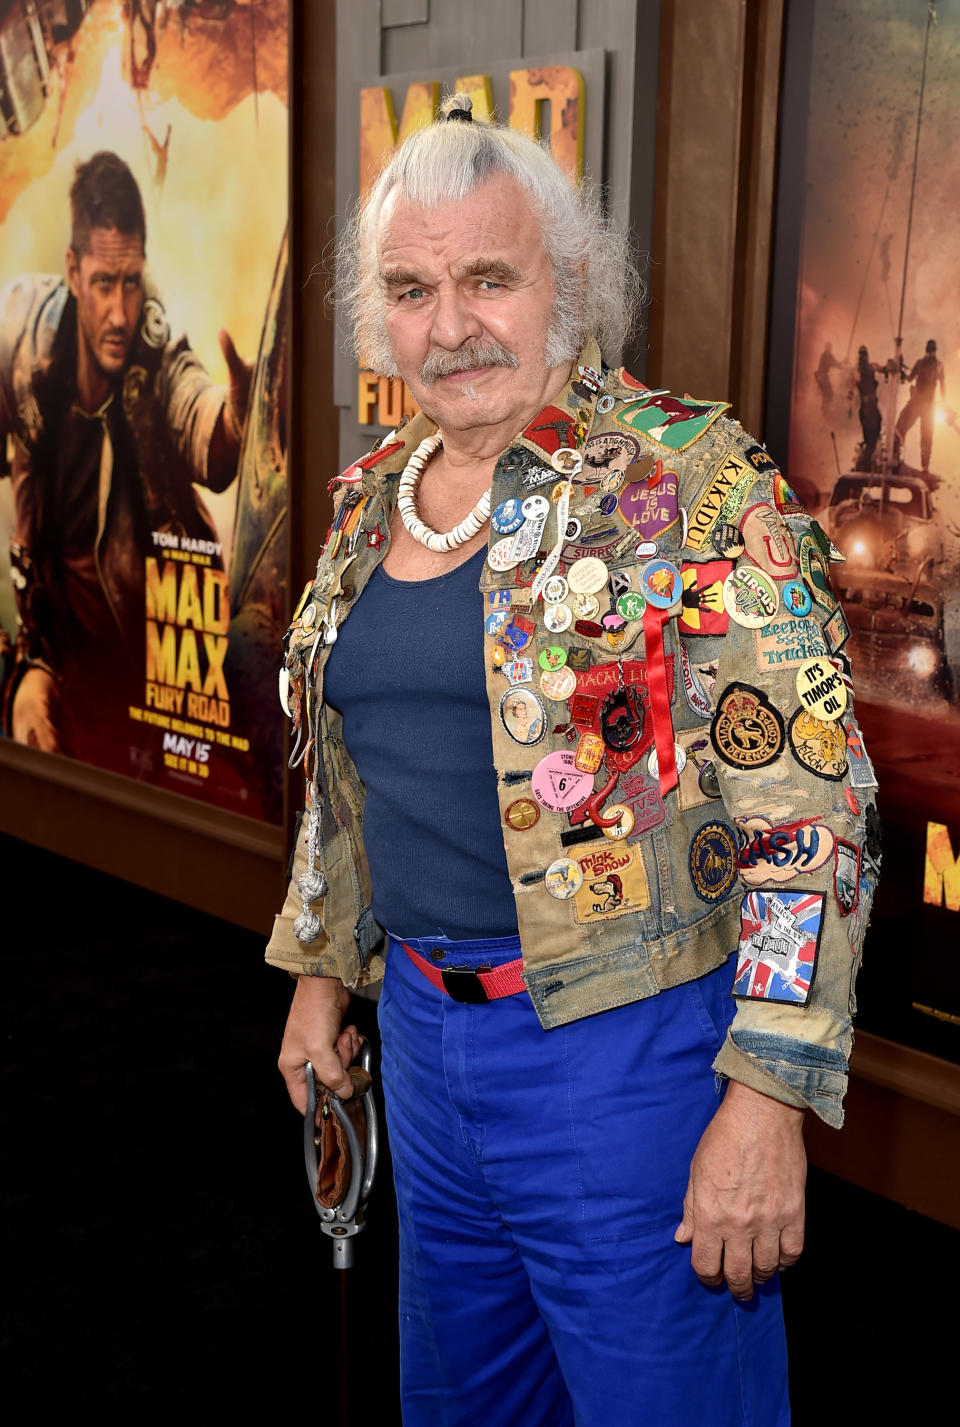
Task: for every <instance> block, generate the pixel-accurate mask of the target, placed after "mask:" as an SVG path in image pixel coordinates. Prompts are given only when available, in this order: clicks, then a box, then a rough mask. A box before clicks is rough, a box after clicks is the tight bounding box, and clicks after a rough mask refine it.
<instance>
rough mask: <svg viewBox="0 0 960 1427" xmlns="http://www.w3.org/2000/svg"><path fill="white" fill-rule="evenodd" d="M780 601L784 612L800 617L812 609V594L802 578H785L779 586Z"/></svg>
mask: <svg viewBox="0 0 960 1427" xmlns="http://www.w3.org/2000/svg"><path fill="white" fill-rule="evenodd" d="M780 603H781V604H782V605H783V608H784V612H785V613H786V614H793V615H796V616H797V618H798V619H802V618H803V616H804V615H805V614H809V613H810V611H811V610H812V609H813V596H812V595H811V593H810V591H809V590H808V589H807V587H806V585H805V584H804V583H803V581H802V580H787V581H786V582H785V583H784V584H783V585H782V586H781V588H780Z"/></svg>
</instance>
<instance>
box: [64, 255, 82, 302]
mask: <svg viewBox="0 0 960 1427" xmlns="http://www.w3.org/2000/svg"><path fill="white" fill-rule="evenodd" d="M67 286H68V287H69V289H70V292H71V294H72V296H74V297H79V296H80V259H79V258H78V257H77V255H76V253H75V252H74V251H73V249H72V248H68V249H67Z"/></svg>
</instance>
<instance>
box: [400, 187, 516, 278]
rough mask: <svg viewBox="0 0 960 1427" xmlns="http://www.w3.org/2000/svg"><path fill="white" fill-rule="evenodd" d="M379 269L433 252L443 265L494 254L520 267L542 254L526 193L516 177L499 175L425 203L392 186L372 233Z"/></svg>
mask: <svg viewBox="0 0 960 1427" xmlns="http://www.w3.org/2000/svg"><path fill="white" fill-rule="evenodd" d="M376 245H377V261H378V265H379V267H380V268H381V269H382V268H383V267H385V266H390V265H392V264H393V263H394V262H396V261H397V260H398V259H401V258H402V257H403V256H404V254H410V253H414V252H420V253H421V254H428V253H429V254H432V255H434V256H436V257H438V258H440V259H443V260H446V261H453V260H458V261H460V262H463V261H470V260H471V259H473V258H475V257H478V256H485V257H486V256H497V257H501V258H503V259H504V260H506V261H510V260H511V259H513V260H514V263H515V265H516V266H520V264H519V263H516V261H515V260H516V258H517V257H518V256H520V255H523V257H524V263H523V266H527V265H528V264H529V263H530V262H531V260H535V259H536V257H537V256H538V255H540V254H542V253H543V251H544V250H543V240H542V236H541V223H540V218H539V215H538V214H537V212H536V210H535V208H534V206H533V203H532V201H531V199H530V197H529V195H528V194H527V193H526V192H525V190H524V189H523V188H522V187H521V186H520V184H519V183H517V181H516V179H514V178H511V177H509V176H508V175H505V174H501V175H498V176H497V177H496V178H493V179H490V180H488V181H487V182H486V183H483V184H480V185H479V186H478V187H477V188H475V189H474V190H473V191H472V192H471V193H468V194H465V195H464V196H463V197H462V198H447V199H441V200H440V201H439V202H437V203H430V204H427V203H424V202H422V201H421V200H419V199H418V198H416V197H412V196H409V195H408V194H406V193H405V192H403V191H402V190H401V189H399V188H394V189H392V190H391V191H390V193H389V194H388V195H387V197H386V198H385V199H384V202H383V205H382V207H381V209H380V214H379V217H378V221H377V229H376Z"/></svg>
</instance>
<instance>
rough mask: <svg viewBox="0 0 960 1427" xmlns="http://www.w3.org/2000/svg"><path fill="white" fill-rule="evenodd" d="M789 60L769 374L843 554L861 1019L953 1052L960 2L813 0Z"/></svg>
mask: <svg viewBox="0 0 960 1427" xmlns="http://www.w3.org/2000/svg"><path fill="white" fill-rule="evenodd" d="M798 19H799V23H797V21H798ZM787 65H788V71H787V74H788V88H787V101H786V103H785V108H784V135H785V146H784V149H783V156H782V161H781V172H780V185H781V190H782V192H781V207H780V217H779V233H778V239H777V243H778V248H779V249H780V250H781V251H782V249H783V245H784V240H785V239H786V246H787V247H788V248H789V247H790V246H791V245H792V248H793V252H794V255H795V271H794V272H792V273H790V274H788V275H787V277H786V288H787V295H786V296H785V297H784V301H785V302H787V301H788V302H789V304H790V306H791V307H792V313H791V317H792V324H793V333H792V335H793V344H792V351H791V347H790V342H789V332H788V331H787V329H786V327H784V328H782V329H781V332H780V334H779V350H778V347H777V343H778V334H777V331H776V327H775V328H774V332H773V342H772V358H771V360H772V363H773V366H772V371H771V376H772V381H771V388H772V389H773V390H774V391H775V392H777V391H779V399H780V400H781V401H783V397H784V395H785V390H784V389H785V387H786V385H788V384H789V388H790V392H789V440H788V443H787V455H788V465H787V472H788V477H789V480H790V482H791V484H792V485H793V486H794V488H795V489H796V490H797V492H798V494H800V495H801V496H802V498H803V499H804V500H805V502H806V503H807V504H808V505H809V507H810V508H811V510H813V511H814V512H815V513H816V514H817V516H818V518H819V519H820V521H821V523H822V524H823V525H824V527H825V528H826V529H827V531H828V532H829V534H830V536H831V538H832V539H833V540H834V542H835V543H836V545H837V546H838V547H839V548H840V549H841V550H842V552H843V553H844V555H845V556H846V562H845V563H844V564H835V565H833V566H832V573H833V576H834V584H835V587H836V589H837V592H838V593H839V594H840V595H841V597H842V599H843V603H844V608H845V612H846V616H847V619H848V622H849V625H850V630H851V633H850V638H849V640H848V642H847V645H846V649H845V652H846V653H848V655H849V658H850V660H851V664H852V667H853V674H854V678H855V680H856V683H857V688H858V692H859V696H860V697H859V701H858V709H859V714H860V722H861V725H862V727H863V730H864V734H865V736H866V740H867V744H868V748H869V752H870V755H871V757H872V759H873V762H874V765H875V767H876V770H877V774H878V778H879V782H880V811H881V815H882V817H883V821H884V837H885V856H884V876H883V878H882V879H881V891H880V897H879V900H878V904H877V907H876V910H875V913H874V922H873V926H872V929H871V933H870V939H869V941H868V943H867V953H866V959H865V964H864V974H863V977H862V979H861V985H860V991H861V1002H862V1011H863V1017H862V1023H863V1024H865V1025H867V1026H868V1027H869V1028H870V1029H872V1030H877V1031H878V1032H879V1033H880V1034H885V1035H890V1036H891V1037H893V1038H895V1039H902V1040H906V1041H908V1042H911V1043H914V1044H916V1045H918V1046H919V1047H921V1048H923V1049H929V1050H932V1051H935V1052H937V1053H939V1054H942V1055H948V1056H951V1057H952V1058H954V1059H955V1058H957V1056H958V1055H960V954H958V952H957V946H958V934H960V866H958V862H957V856H958V854H960V281H958V273H960V227H958V224H957V213H958V210H960V0H937V2H936V4H928V3H927V0H811V3H810V4H809V6H808V5H803V6H800V7H797V13H796V14H794V15H793V16H792V22H791V27H790V28H788V48H787ZM791 84H792V94H791V93H790V85H791ZM783 279H784V275H783V271H782V269H781V271H780V274H779V276H778V279H777V280H778V281H780V282H781V284H782V283H783ZM782 291H783V290H782ZM777 399H778V398H777V396H776V395H774V397H773V398H772V400H773V401H776V400H777ZM773 424H774V423H771V425H773ZM774 439H776V440H777V441H778V442H779V441H782V439H783V437H782V435H780V436H774Z"/></svg>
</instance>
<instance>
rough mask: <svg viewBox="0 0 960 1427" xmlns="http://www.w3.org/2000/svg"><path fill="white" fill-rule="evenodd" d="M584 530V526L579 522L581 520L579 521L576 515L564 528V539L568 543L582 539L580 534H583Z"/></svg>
mask: <svg viewBox="0 0 960 1427" xmlns="http://www.w3.org/2000/svg"><path fill="white" fill-rule="evenodd" d="M582 529H583V526H582V525H581V524H580V522H579V520H578V519H577V517H576V516H575V515H574V516H571V518H570V519H569V520H568V521H567V523H566V525H565V526H564V528H563V538H564V540H567V541H571V540H579V539H580V532H581V530H582Z"/></svg>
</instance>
